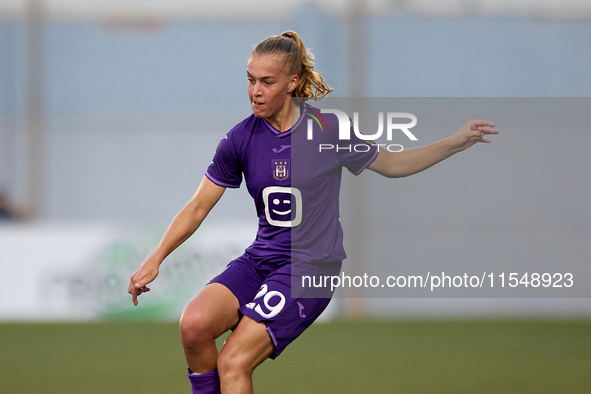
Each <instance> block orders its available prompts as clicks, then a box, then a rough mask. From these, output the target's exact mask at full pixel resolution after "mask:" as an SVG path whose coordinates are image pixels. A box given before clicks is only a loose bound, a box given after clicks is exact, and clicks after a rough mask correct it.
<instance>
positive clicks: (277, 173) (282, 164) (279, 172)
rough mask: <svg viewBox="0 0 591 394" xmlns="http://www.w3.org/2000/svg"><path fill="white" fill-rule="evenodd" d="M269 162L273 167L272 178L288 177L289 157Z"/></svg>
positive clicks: (281, 179) (284, 178)
mask: <svg viewBox="0 0 591 394" xmlns="http://www.w3.org/2000/svg"><path fill="white" fill-rule="evenodd" d="M271 163H272V168H273V178H275V179H277V180H278V181H285V180H287V179H289V174H290V172H291V167H290V164H289V159H281V160H279V159H277V160H271Z"/></svg>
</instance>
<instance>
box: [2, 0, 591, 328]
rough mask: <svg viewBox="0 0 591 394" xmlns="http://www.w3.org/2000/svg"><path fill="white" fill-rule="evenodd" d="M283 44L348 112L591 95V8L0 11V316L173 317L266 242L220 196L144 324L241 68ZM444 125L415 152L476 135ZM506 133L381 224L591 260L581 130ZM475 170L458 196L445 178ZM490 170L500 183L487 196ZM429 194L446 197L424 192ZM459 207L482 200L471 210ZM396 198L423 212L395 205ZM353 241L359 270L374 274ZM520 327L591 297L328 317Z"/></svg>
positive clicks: (385, 4)
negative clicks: (137, 297)
mask: <svg viewBox="0 0 591 394" xmlns="http://www.w3.org/2000/svg"><path fill="white" fill-rule="evenodd" d="M285 30H295V31H297V32H298V33H299V34H300V35H301V36H302V38H303V40H304V42H305V43H306V45H307V46H308V47H309V48H311V50H312V51H313V53H314V54H315V55H316V69H317V70H319V71H320V72H321V73H322V74H323V76H324V77H325V79H326V80H327V81H328V83H329V84H330V85H331V86H333V87H334V88H335V93H334V95H333V96H335V97H347V96H353V97H364V96H366V97H474V98H476V97H526V98H535V97H577V98H583V97H587V96H589V92H591V73H590V72H589V70H591V2H590V1H586V0H562V1H551V0H546V1H539V0H538V1H533V0H512V1H505V0H456V1H446V2H431V1H425V0H374V1H369V2H361V1H359V2H358V1H345V0H342V1H340V0H331V1H322V2H321V1H299V0H290V1H282V2H274V1H265V0H248V1H231V0H220V1H216V2H215V3H211V2H206V1H185V0H174V1H172V0H169V1H158V0H151V1H139V0H133V1H131V0H129V1H125V2H119V1H114V0H108V1H107V0H101V1H99V0H85V1H71V0H28V1H26V0H0V215H1V219H0V220H1V222H0V223H1V225H0V320H4V321H29V320H50V321H51V320H64V319H65V320H96V319H111V318H116V319H127V318H135V317H141V318H156V319H165V320H166V319H177V318H178V316H179V314H180V311H181V310H182V307H183V305H184V304H185V303H186V302H187V301H188V300H189V299H190V298H191V297H192V296H193V295H194V294H195V293H196V292H197V291H198V290H199V288H200V287H201V286H202V285H203V284H204V283H205V282H206V280H207V279H208V278H210V277H211V276H212V275H213V274H215V273H216V272H217V271H219V270H220V269H221V268H222V267H224V266H225V264H226V263H227V262H228V261H229V260H230V259H231V258H233V257H234V256H236V255H238V254H239V253H241V251H242V249H243V248H244V247H246V246H247V245H248V244H249V243H250V241H251V240H252V238H253V237H254V233H255V231H256V217H255V214H254V206H253V203H252V202H251V199H250V196H248V194H247V192H246V190H245V189H244V188H242V189H240V190H229V191H227V192H226V195H225V196H224V198H223V199H222V201H221V202H220V203H219V205H218V206H217V207H216V209H215V210H214V211H213V212H212V213H211V215H210V217H208V219H207V223H206V224H205V225H204V229H203V230H202V231H199V232H198V234H196V235H195V236H194V237H193V238H192V239H191V240H190V241H189V242H187V244H186V245H184V246H183V247H182V248H181V249H179V250H178V251H177V252H175V253H174V254H173V255H172V256H171V257H170V258H169V259H168V263H167V264H166V268H165V269H163V273H162V275H161V277H160V278H159V282H158V283H157V284H155V285H154V291H153V293H152V294H150V295H149V296H144V297H143V299H142V301H143V302H142V303H141V304H140V307H139V308H135V309H134V310H133V311H132V310H131V308H130V306H131V302H130V301H129V298H128V295H127V292H126V289H127V281H128V280H129V279H128V278H129V275H130V274H131V273H132V272H133V270H135V268H136V267H137V266H138V265H139V264H140V263H141V262H142V261H143V259H144V258H145V257H146V256H147V254H148V253H149V252H150V251H151V250H152V248H153V247H154V246H155V245H156V243H157V242H158V240H159V238H160V236H161V235H162V233H163V232H164V230H165V228H166V226H167V225H168V223H169V222H170V220H171V219H172V217H173V216H174V215H175V214H176V212H178V210H180V208H181V207H182V206H183V205H184V203H185V202H186V201H188V199H189V198H190V197H191V196H192V194H193V192H194V191H195V190H196V187H197V185H198V184H199V182H200V180H201V178H202V176H203V173H204V171H205V169H206V167H207V166H208V164H209V162H210V160H211V157H212V154H213V152H214V149H215V147H216V145H217V141H218V140H219V139H220V137H221V136H222V135H223V134H224V133H225V132H227V131H228V130H229V129H230V128H231V127H232V126H233V125H235V124H236V123H238V122H239V121H240V120H242V119H243V118H245V117H246V116H248V115H249V114H250V107H249V103H248V99H247V92H246V79H245V66H246V59H247V57H248V55H249V53H250V51H251V50H252V47H253V45H255V44H256V43H258V42H259V41H260V40H262V39H264V38H265V37H267V36H269V35H273V34H280V33H281V32H283V31H285ZM478 115H479V114H475V116H474V117H478ZM466 120H467V119H466ZM491 120H493V121H494V119H491ZM444 126H445V127H442V129H443V130H442V134H441V135H435V134H433V135H423V136H422V137H421V138H419V143H420V145H422V144H426V143H429V142H433V141H435V140H437V139H439V138H442V137H445V136H447V135H450V134H451V133H452V132H455V131H456V130H457V129H459V128H460V127H461V126H462V124H453V125H444ZM498 127H499V128H501V129H502V130H503V132H504V135H501V136H498V138H496V137H495V138H493V139H494V142H493V144H492V145H490V146H486V147H482V146H478V147H477V148H474V152H470V155H471V156H464V157H462V159H458V161H457V162H455V164H453V163H452V164H445V165H442V168H441V169H438V170H433V172H430V171H428V172H426V173H425V174H424V175H423V174H421V175H420V176H418V178H417V180H416V181H411V180H403V181H401V183H396V181H392V182H393V183H389V184H388V185H389V186H388V188H389V189H386V190H383V188H381V189H378V190H380V192H379V194H378V193H375V194H374V195H373V197H372V200H371V204H370V208H371V209H374V210H375V211H376V212H382V211H384V210H386V207H389V210H390V211H394V212H395V214H397V215H398V217H399V218H401V217H402V218H403V219H404V220H405V222H404V223H415V225H414V227H413V228H414V231H415V233H416V234H419V233H425V232H429V233H430V234H432V236H433V237H434V238H439V236H440V235H442V234H447V235H449V223H450V220H449V218H450V215H451V216H454V214H451V213H449V212H456V211H457V212H461V215H464V216H462V217H461V218H460V220H459V222H460V223H466V222H472V224H471V225H464V226H462V225H459V226H458V225H457V223H458V221H456V227H454V229H453V234H455V238H454V239H453V240H452V242H454V240H460V239H462V236H463V235H466V234H474V233H475V231H483V233H482V234H486V235H483V237H482V238H481V240H482V242H483V243H487V235H491V234H493V235H494V234H497V235H502V236H504V237H506V238H507V237H508V238H511V237H513V236H515V237H520V236H524V235H527V236H529V237H530V238H529V239H531V237H536V234H538V235H539V233H540V232H543V237H542V238H538V244H539V243H540V242H542V243H545V242H544V241H540V239H542V240H545V239H552V240H556V239H558V240H559V241H557V242H556V244H555V245H553V247H554V251H555V253H553V254H545V257H546V258H549V259H554V260H552V261H554V262H555V263H557V262H558V261H559V260H560V259H562V258H568V259H580V260H583V261H584V260H588V254H585V253H584V252H585V251H586V249H583V246H585V247H586V244H587V239H588V236H589V234H590V227H589V223H590V221H589V220H588V219H590V218H589V215H590V210H589V206H588V196H589V192H590V191H591V190H590V182H589V179H588V176H587V174H586V170H587V169H588V168H589V164H590V162H589V155H588V154H587V153H586V147H587V146H589V145H590V143H591V138H590V134H589V132H588V130H586V129H575V130H545V131H544V132H543V133H538V134H526V133H525V132H520V130H517V129H511V127H510V125H506V124H501V125H498ZM477 149H478V150H477ZM453 160H456V159H455V158H454V159H452V161H453ZM503 163H505V164H504V165H503ZM477 164H478V165H482V166H483V167H479V166H477ZM464 170H466V171H467V172H466V173H465V174H464V180H463V181H462V180H458V179H456V178H457V177H454V178H453V180H454V182H448V180H449V178H445V177H446V176H449V174H456V175H457V174H459V173H462V172H463V171H464ZM483 171H484V172H486V173H487V175H488V177H487V178H486V179H479V180H477V181H474V179H475V178H477V174H482V172H483ZM446 174H447V175H446ZM515 174H518V176H515V177H513V178H512V181H511V182H507V181H506V179H507V176H510V175H515ZM549 174H550V175H551V176H549ZM359 178H363V177H359ZM470 180H471V181H470ZM347 182H354V181H352V180H350V179H349V178H347V179H345V183H346V184H345V188H344V194H345V197H347V195H348V194H347V193H351V191H350V189H351V188H353V189H355V188H357V189H359V186H353V187H350V186H347V184H348V183H347ZM360 182H363V183H362V184H363V185H364V187H367V188H368V189H369V190H372V188H373V187H376V188H377V187H378V186H374V185H381V184H383V181H381V180H378V179H377V178H376V177H374V176H372V175H370V176H366V177H365V179H364V180H361V181H360ZM380 182H381V183H380ZM413 182H414V183H413ZM446 185H447V186H446ZM434 186H435V187H436V188H437V190H438V193H430V190H432V189H431V188H433V187H434ZM525 186H527V187H525ZM458 190H467V191H468V193H469V195H470V196H471V197H474V201H477V202H475V203H472V205H470V209H468V210H465V209H463V206H464V205H465V203H466V201H465V200H461V199H456V198H454V196H455V194H456V193H457V191H458ZM491 191H496V194H493V195H491V194H490V193H489V192H491ZM389 193H394V194H390V195H391V196H392V199H388V198H386V197H385V196H386V195H388V194H389ZM446 193H447V194H446ZM470 193H471V194H470ZM355 196H356V197H355ZM441 196H443V198H442V197H441ZM349 197H351V196H349ZM355 198H363V196H362V197H359V195H353V201H355ZM350 201H351V200H350V199H349V200H347V199H345V198H344V202H343V207H342V210H343V216H344V220H345V221H346V220H355V218H353V219H351V218H349V219H347V215H348V212H349V211H351V210H352V209H353V208H352V206H353V205H354V202H353V203H352V202H350ZM392 201H393V202H392ZM396 201H404V202H405V204H406V203H409V204H412V203H413V202H417V203H420V206H421V209H420V210H403V209H399V207H400V206H402V205H403V204H402V203H400V204H399V205H398V206H397V205H396ZM482 201H485V202H484V203H483V202H482ZM352 204H353V205H352ZM388 204H390V205H388ZM404 206H408V205H404ZM483 206H485V207H486V209H485V210H484V211H483V210H477V208H478V207H483ZM444 212H447V213H448V214H444ZM501 212H502V215H501V216H499V213H501ZM475 213H476V214H475ZM458 215H460V214H458ZM456 216H457V215H456ZM499 217H502V218H507V219H512V220H513V221H509V222H503V221H502V220H499ZM372 223H373V222H372V221H371V220H369V221H367V223H366V224H367V225H370V226H371V225H372ZM491 223H492V224H491ZM421 224H423V225H424V227H421ZM382 226H383V227H381V228H382V229H383V231H382V233H388V232H390V233H391V234H394V235H396V234H398V235H400V234H401V232H402V231H403V230H401V229H400V228H399V227H397V225H396V223H393V224H391V223H385V224H383V225H382ZM351 227H353V226H351ZM408 228H409V227H408V225H407V224H405V227H404V230H405V231H406V230H407V229H408ZM421 229H423V230H425V229H426V230H428V231H423V230H421ZM350 233H353V234H355V230H354V229H353V228H351V230H350ZM406 235H408V233H406ZM491 237H492V235H491ZM544 237H545V238H544ZM393 238H394V241H393V242H395V240H396V239H398V240H399V243H398V244H395V245H396V249H399V250H404V249H405V248H406V249H407V251H406V252H405V254H406V255H408V256H409V261H408V262H406V263H408V264H412V256H413V250H416V249H414V248H419V249H420V250H421V256H427V257H425V258H429V257H428V256H438V251H437V250H436V248H437V245H433V243H432V242H430V240H429V239H426V238H424V239H422V241H420V242H419V244H416V245H413V246H412V247H411V246H409V245H408V244H405V242H407V241H408V240H406V241H405V240H404V238H399V237H398V238H397V237H396V236H393ZM514 239H518V238H514ZM497 241H498V239H495V238H494V237H493V239H492V240H491V239H489V240H488V242H490V243H491V244H492V245H489V246H488V247H487V249H486V250H487V253H488V258H489V259H491V260H494V256H495V253H501V252H502V251H503V250H504V246H503V245H502V244H498V243H495V242H497ZM380 242H382V244H384V243H385V244H387V243H388V242H389V241H388V240H383V241H380ZM417 242H418V241H417ZM517 243H518V244H521V243H520V242H517ZM348 244H349V245H350V247H349V248H348V250H349V252H350V253H349V254H350V256H351V258H350V260H352V262H351V264H355V261H359V260H368V259H369V260H368V262H366V263H365V264H369V265H371V264H372V262H371V259H372V258H376V257H372V256H371V255H368V254H367V253H368V252H367V251H365V252H364V251H363V246H358V245H357V246H356V244H350V242H349V243H348ZM362 244H363V242H362ZM351 245H352V246H351ZM387 246H388V247H392V246H391V245H387ZM530 246H532V245H529V244H521V247H522V248H524V249H526V248H529V247H530ZM532 247H535V245H533V246H532ZM372 248H374V246H373V245H372ZM434 248H435V249H434ZM374 249H375V248H374ZM452 249H455V247H453V248H452ZM364 253H366V254H364ZM542 254H543V253H542ZM368 256H369V257H368ZM520 256H522V258H524V259H528V258H540V253H538V254H536V255H535V256H533V255H529V254H528V253H524V254H523V255H520ZM523 256H525V257H523ZM565 256H567V257H565ZM464 257H465V256H464ZM449 258H451V259H453V258H456V257H454V256H453V255H450V256H449ZM471 258H478V254H474V255H473V256H472V255H471V256H469V257H468V259H471ZM557 259H558V260H557ZM405 261H406V260H405ZM393 262H394V263H395V260H394V259H393ZM444 263H445V262H442V264H444ZM24 289H26V291H25V290H24ZM343 296H345V297H346V296H347V294H346V293H345V294H343ZM349 296H356V297H361V298H362V297H363V294H361V295H359V294H350V295H349ZM523 314H526V315H533V316H539V315H543V316H568V317H572V316H585V317H588V316H589V314H591V305H589V302H588V299H542V300H540V299H362V300H359V299H358V300H353V301H350V300H349V301H347V300H346V299H340V300H337V301H336V302H335V303H334V304H333V307H332V309H331V311H330V312H329V315H331V316H346V315H350V316H356V317H363V316H366V317H376V316H379V317H405V316H427V317H440V316H487V317H488V316H492V317H499V316H501V317H502V316H515V315H523Z"/></svg>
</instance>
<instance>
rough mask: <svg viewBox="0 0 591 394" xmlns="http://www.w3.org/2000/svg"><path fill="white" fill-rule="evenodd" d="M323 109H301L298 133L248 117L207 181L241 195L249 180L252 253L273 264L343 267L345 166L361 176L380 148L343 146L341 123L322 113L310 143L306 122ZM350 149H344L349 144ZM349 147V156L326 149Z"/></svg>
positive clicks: (227, 139)
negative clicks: (255, 223)
mask: <svg viewBox="0 0 591 394" xmlns="http://www.w3.org/2000/svg"><path fill="white" fill-rule="evenodd" d="M319 112H320V110H317V109H315V108H312V107H310V106H308V105H307V104H304V105H303V107H302V112H301V116H300V119H299V120H298V122H297V123H296V124H295V125H294V126H293V127H292V129H290V130H288V131H284V132H279V131H277V130H276V129H275V128H273V127H272V126H271V125H270V124H269V123H268V122H267V121H266V120H265V119H262V118H257V117H255V116H254V115H251V116H249V117H248V118H246V119H245V120H243V121H242V122H240V123H239V124H237V125H236V126H235V127H234V128H233V129H232V130H230V132H228V133H227V134H226V135H225V136H224V137H223V138H222V140H221V141H220V143H219V145H218V147H217V149H216V153H215V155H214V158H213V161H212V163H211V165H210V166H209V168H208V169H207V171H206V174H205V175H206V176H207V177H208V178H209V179H210V180H211V181H212V182H213V183H215V184H216V185H219V186H223V187H231V188H237V187H239V186H240V184H241V181H242V175H243V174H244V180H245V182H246V186H247V188H248V191H249V193H250V195H251V196H252V197H253V199H254V202H255V206H256V211H257V214H258V217H259V227H258V232H257V236H256V239H255V240H254V242H253V243H252V245H250V247H249V248H248V249H247V250H246V252H247V253H249V254H250V255H252V256H256V257H261V258H264V259H265V260H267V259H269V260H270V261H268V262H269V263H272V261H273V260H274V259H273V257H274V256H277V257H278V258H280V259H283V258H284V257H285V256H288V257H291V258H293V259H297V260H300V261H307V262H330V261H335V260H343V259H344V258H345V257H346V255H345V251H344V249H343V231H342V228H341V224H340V221H339V190H340V184H341V171H342V167H346V168H347V169H348V170H349V171H350V172H352V173H353V174H355V175H357V174H359V173H361V172H362V171H363V170H364V169H365V168H366V167H367V166H368V165H369V164H370V163H371V162H373V160H374V159H375V157H376V156H377V153H378V148H377V146H370V147H368V148H367V149H347V148H346V147H350V146H357V147H358V146H359V145H361V144H365V145H368V143H367V142H364V141H361V140H359V139H357V138H356V137H355V135H354V134H353V135H352V137H351V140H350V141H341V142H339V141H338V134H339V133H338V119H337V117H336V116H335V115H333V114H323V117H324V120H325V121H326V123H324V122H323V124H324V126H325V127H323V128H322V129H321V127H320V125H319V124H318V123H316V122H313V127H314V129H313V140H309V139H308V134H307V127H308V123H307V122H306V120H307V119H312V117H311V115H315V116H317V114H318V113H319ZM344 142H346V144H344ZM320 144H325V145H323V146H328V145H332V146H334V147H336V146H338V145H339V144H340V145H346V147H344V149H324V150H322V151H321V150H320V149H319V146H320Z"/></svg>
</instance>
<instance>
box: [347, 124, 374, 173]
mask: <svg viewBox="0 0 591 394" xmlns="http://www.w3.org/2000/svg"><path fill="white" fill-rule="evenodd" d="M342 142H343V141H341V145H340V146H339V149H338V151H337V157H338V159H339V162H340V163H341V165H342V166H343V167H345V168H347V170H349V171H350V172H351V173H352V174H353V175H359V174H361V172H362V171H363V170H365V169H366V168H367V166H369V165H370V164H371V163H372V162H373V161H374V160H375V159H376V157H377V156H378V150H379V146H378V145H375V144H374V143H373V142H372V141H363V140H361V139H360V138H358V137H357V136H356V135H355V133H353V130H351V139H350V140H349V141H348V143H347V144H346V145H345V144H342Z"/></svg>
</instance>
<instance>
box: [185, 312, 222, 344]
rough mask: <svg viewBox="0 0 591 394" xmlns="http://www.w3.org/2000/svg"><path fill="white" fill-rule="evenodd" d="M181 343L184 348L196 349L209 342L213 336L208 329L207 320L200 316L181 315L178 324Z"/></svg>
mask: <svg viewBox="0 0 591 394" xmlns="http://www.w3.org/2000/svg"><path fill="white" fill-rule="evenodd" d="M179 331H180V334H181V341H182V342H183V345H184V346H185V347H198V346H199V345H200V344H202V343H204V342H207V341H211V340H212V339H215V338H213V334H212V333H211V330H210V328H209V324H208V319H207V318H206V317H205V316H202V315H201V314H199V313H197V314H191V315H189V314H185V313H184V314H183V315H182V316H181V320H180V322H179Z"/></svg>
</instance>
